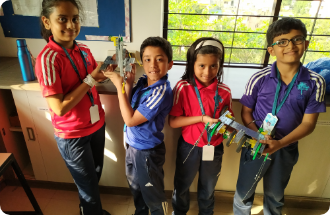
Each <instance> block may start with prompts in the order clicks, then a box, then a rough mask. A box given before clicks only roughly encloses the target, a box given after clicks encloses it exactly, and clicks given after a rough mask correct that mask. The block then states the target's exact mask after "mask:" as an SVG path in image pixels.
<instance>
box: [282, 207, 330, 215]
mask: <svg viewBox="0 0 330 215" xmlns="http://www.w3.org/2000/svg"><path fill="white" fill-rule="evenodd" d="M326 212H327V210H310V209H300V208H288V213H287V215H321V214H325V213H326Z"/></svg>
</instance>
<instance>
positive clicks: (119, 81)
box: [103, 65, 123, 90]
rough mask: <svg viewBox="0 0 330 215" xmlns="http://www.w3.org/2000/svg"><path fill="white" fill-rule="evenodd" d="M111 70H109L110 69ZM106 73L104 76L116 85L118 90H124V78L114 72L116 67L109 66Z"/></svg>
mask: <svg viewBox="0 0 330 215" xmlns="http://www.w3.org/2000/svg"><path fill="white" fill-rule="evenodd" d="M108 68H109V69H108ZM108 68H107V70H106V71H105V72H103V74H104V76H105V77H107V78H109V79H110V80H111V81H112V83H113V84H114V85H115V87H116V88H117V90H119V89H121V88H122V83H123V77H121V76H120V75H119V74H118V73H116V72H114V69H113V68H114V67H112V66H111V65H109V67H108Z"/></svg>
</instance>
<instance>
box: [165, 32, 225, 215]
mask: <svg viewBox="0 0 330 215" xmlns="http://www.w3.org/2000/svg"><path fill="white" fill-rule="evenodd" d="M224 56H225V53H224V47H223V45H222V43H221V42H220V41H219V40H217V39H214V38H211V37H205V38H200V39H198V40H196V41H195V42H194V43H193V44H192V45H191V47H190V48H189V50H188V53H187V67H186V71H185V73H184V75H183V76H182V80H181V81H179V82H178V83H177V84H176V86H175V88H174V90H173V92H174V102H173V107H172V110H171V112H170V116H169V125H170V126H171V127H172V128H178V127H182V136H181V137H180V138H179V140H178V149H177V158H176V170H175V177H174V192H173V197H172V205H173V210H174V211H173V213H172V214H173V215H174V214H175V215H184V214H187V212H188V210H189V204H190V202H189V187H190V185H191V183H192V182H193V180H194V178H195V176H196V173H197V171H199V179H198V205H199V214H202V215H211V214H213V209H214V189H215V185H216V184H217V181H218V177H219V175H220V170H221V162H222V155H223V144H222V140H223V136H222V135H214V136H213V137H212V139H209V138H210V136H209V134H207V132H204V134H203V136H202V138H201V139H200V141H199V143H198V145H197V147H194V144H195V142H196V140H197V139H198V138H199V136H200V135H201V133H202V131H203V129H204V127H205V124H207V123H209V125H212V124H213V123H217V122H218V121H219V120H218V118H219V117H220V112H221V110H222V109H224V107H225V106H227V107H228V108H229V110H230V111H231V93H230V89H229V87H228V86H226V85H225V84H223V83H222V82H221V78H222V73H223V62H224ZM199 100H201V102H200V103H199ZM208 143H210V144H211V145H212V146H214V151H213V152H212V155H214V159H213V160H212V161H206V160H205V159H202V152H203V150H207V149H206V148H204V147H209V146H207V144H208Z"/></svg>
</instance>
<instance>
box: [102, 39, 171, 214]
mask: <svg viewBox="0 0 330 215" xmlns="http://www.w3.org/2000/svg"><path fill="white" fill-rule="evenodd" d="M140 53H141V59H142V62H143V68H144V71H145V73H146V75H144V76H143V77H141V78H140V79H139V80H138V82H137V84H136V86H135V87H134V88H133V89H132V86H133V82H134V77H135V67H134V65H133V70H132V73H131V74H130V73H128V74H127V80H126V85H125V88H126V89H125V92H126V93H125V94H123V93H122V90H121V88H122V82H123V78H122V77H121V76H119V74H117V73H115V72H105V76H107V77H109V78H110V79H111V81H112V82H113V83H114V85H115V86H116V88H117V91H118V99H119V107H120V110H121V114H122V116H123V119H124V122H125V124H126V125H127V127H126V126H125V127H126V132H125V141H126V147H127V150H126V176H127V181H128V183H129V187H130V189H131V192H132V194H133V197H134V204H135V208H136V210H135V214H136V215H148V213H149V210H150V212H151V214H152V215H165V214H167V202H166V197H165V192H164V171H163V165H164V162H165V144H164V142H163V140H164V134H163V133H162V130H163V127H164V123H165V117H166V116H167V114H168V113H169V112H170V110H171V107H172V102H173V94H172V90H171V87H170V82H169V81H168V80H167V78H168V75H167V71H168V70H170V69H171V68H172V65H173V61H172V46H171V44H170V43H169V42H168V41H166V40H165V39H163V38H160V37H149V38H147V39H146V40H144V41H143V43H142V45H141V48H140ZM131 95H132V96H131ZM130 103H131V104H130Z"/></svg>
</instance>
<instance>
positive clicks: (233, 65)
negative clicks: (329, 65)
mask: <svg viewBox="0 0 330 215" xmlns="http://www.w3.org/2000/svg"><path fill="white" fill-rule="evenodd" d="M169 1H170V0H164V20H163V38H165V39H168V31H170V30H175V31H180V30H182V31H199V32H202V31H205V32H222V33H233V37H234V35H235V33H246V34H264V35H265V36H266V33H263V32H244V31H236V30H235V29H236V21H237V17H258V18H273V20H272V23H273V22H275V21H276V20H278V18H280V17H287V16H279V14H280V9H281V5H282V0H277V1H276V4H275V8H274V15H273V16H269V15H268V16H267V15H239V14H238V10H239V6H240V0H239V1H238V5H237V12H236V14H235V15H230V14H221V16H229V17H235V26H234V30H233V31H219V30H194V29H172V28H171V29H169V28H168V16H169V14H180V15H194V16H195V15H200V16H205V15H209V16H219V15H218V14H197V13H171V12H169ZM301 1H319V5H318V9H317V12H316V14H315V17H294V18H298V19H313V20H314V22H313V25H312V29H311V32H310V34H307V38H306V40H309V41H310V40H311V38H312V37H313V36H329V37H330V35H318V34H313V32H314V27H315V24H316V21H317V20H320V19H325V20H330V18H322V17H317V16H318V15H319V11H320V8H321V5H322V3H323V2H324V1H325V0H301ZM233 42H234V40H232V45H231V47H225V49H230V60H231V55H232V50H233V49H240V50H244V49H246V50H249V49H250V50H263V51H265V55H264V57H263V59H262V61H263V63H261V64H250V63H231V62H230V60H229V63H224V67H231V68H254V69H262V68H265V67H267V66H269V65H270V64H269V58H270V54H269V53H268V51H267V48H246V47H233ZM172 46H173V47H189V46H184V45H176V44H174V45H172ZM307 52H327V53H330V50H329V51H318V50H309V49H308V48H307V49H306V51H305V52H304V55H303V57H302V60H301V62H302V63H304V60H305V57H306V54H307ZM174 65H186V62H185V61H175V62H174Z"/></svg>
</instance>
